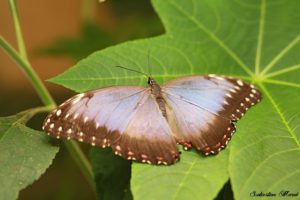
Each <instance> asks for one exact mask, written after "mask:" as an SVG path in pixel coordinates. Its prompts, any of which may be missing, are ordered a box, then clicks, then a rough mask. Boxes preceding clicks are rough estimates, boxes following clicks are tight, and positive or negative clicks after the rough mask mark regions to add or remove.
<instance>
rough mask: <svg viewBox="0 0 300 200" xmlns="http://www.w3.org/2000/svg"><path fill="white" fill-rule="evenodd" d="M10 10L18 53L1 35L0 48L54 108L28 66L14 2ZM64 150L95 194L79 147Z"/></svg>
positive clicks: (69, 145) (73, 144)
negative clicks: (68, 153) (67, 152)
mask: <svg viewBox="0 0 300 200" xmlns="http://www.w3.org/2000/svg"><path fill="white" fill-rule="evenodd" d="M9 3H10V8H11V13H12V17H13V19H14V25H15V29H16V37H17V41H18V47H19V51H20V53H18V52H17V51H16V50H15V49H14V48H13V47H12V46H11V45H10V44H9V43H8V42H7V41H6V40H5V39H4V38H3V37H2V36H1V35H0V47H2V48H3V50H4V51H5V52H6V53H7V54H8V55H9V56H10V57H11V58H12V60H14V61H15V62H16V63H17V64H18V66H19V67H20V68H21V69H22V70H23V72H24V73H25V74H26V76H27V77H28V79H29V80H30V81H31V83H32V85H33V87H34V88H35V90H36V92H37V93H38V95H39V97H40V99H41V100H42V101H43V103H44V104H45V105H46V107H47V108H49V107H51V108H54V107H56V103H55V101H54V100H53V98H52V96H51V95H50V93H49V91H48V90H47V88H46V87H45V85H44V84H43V82H42V81H41V79H40V78H39V76H38V75H37V74H36V72H35V71H34V70H33V68H32V66H31V65H30V63H29V61H28V58H27V54H26V48H25V43H24V40H23V36H22V31H21V27H20V23H19V18H18V13H17V6H16V2H15V0H9ZM65 145H66V148H67V149H68V151H69V152H70V154H71V156H72V157H73V159H74V160H75V162H76V163H77V164H78V166H79V168H80V170H81V171H82V173H83V175H84V176H85V178H86V180H87V182H88V183H89V184H90V185H91V187H92V190H93V191H94V192H96V186H95V183H94V175H93V171H92V167H91V164H90V162H89V161H88V159H87V158H86V156H85V155H84V153H83V152H82V150H81V149H80V147H79V145H78V144H77V143H76V142H74V141H67V142H65Z"/></svg>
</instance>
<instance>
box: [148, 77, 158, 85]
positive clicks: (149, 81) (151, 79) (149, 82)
mask: <svg viewBox="0 0 300 200" xmlns="http://www.w3.org/2000/svg"><path fill="white" fill-rule="evenodd" d="M155 84H156V81H155V80H154V79H153V78H152V77H150V76H149V77H148V85H149V86H153V85H155Z"/></svg>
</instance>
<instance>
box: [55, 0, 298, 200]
mask: <svg viewBox="0 0 300 200" xmlns="http://www.w3.org/2000/svg"><path fill="white" fill-rule="evenodd" d="M153 5H154V7H155V9H156V11H157V13H158V14H159V15H160V17H161V19H162V21H163V24H164V26H165V28H166V34H165V35H162V36H159V37H155V38H149V39H144V40H136V41H132V42H127V43H124V44H121V45H118V46H114V47H111V48H107V49H105V50H103V51H99V52H96V53H94V54H92V55H90V56H89V57H87V58H86V59H84V60H81V61H80V62H79V63H78V64H77V65H76V66H74V67H73V68H71V69H70V70H68V71H66V72H65V73H63V74H61V75H58V76H57V77H55V78H53V79H51V81H52V82H55V83H58V84H61V85H64V86H65V87H68V88H70V89H72V90H75V91H77V92H83V91H86V90H89V89H94V88H99V87H104V86H110V85H138V84H140V85H141V84H142V85H146V80H145V78H144V77H143V76H141V75H138V74H135V73H133V72H130V71H125V70H122V69H119V68H116V67H115V66H117V65H121V66H124V67H128V68H132V69H136V70H140V71H143V72H146V73H148V71H149V69H148V67H147V66H148V60H147V56H148V52H149V51H150V52H151V53H150V67H151V71H152V76H153V77H154V78H155V79H156V80H158V82H160V83H163V82H165V81H166V80H169V79H172V78H175V77H180V76H185V75H189V74H204V73H215V74H225V75H230V76H235V77H241V78H243V79H246V80H248V81H251V82H253V83H254V84H256V85H257V86H258V87H259V88H260V89H261V91H262V93H263V95H264V99H263V101H262V103H260V104H258V105H257V106H255V107H254V108H251V109H250V110H249V111H248V112H247V114H246V115H245V117H243V119H242V120H241V121H239V122H238V123H237V132H236V134H235V135H234V136H233V139H232V142H230V144H229V147H228V148H227V149H226V150H224V151H222V152H221V153H220V154H219V155H218V156H213V157H208V158H206V157H203V156H200V155H198V154H194V153H193V152H185V153H183V155H182V156H181V157H182V160H181V161H180V162H179V163H178V164H176V165H174V166H170V167H155V166H147V165H141V164H137V163H133V166H132V179H131V188H132V192H133V196H134V198H135V199H154V198H156V199H157V198H159V197H161V198H163V199H183V198H184V199H212V198H214V197H216V196H217V194H218V192H219V191H220V190H221V188H222V186H223V185H224V184H225V183H226V182H227V181H228V178H230V182H231V185H232V189H233V193H234V196H235V198H236V199H243V200H244V199H251V198H253V197H251V193H253V191H256V192H257V193H260V192H273V193H276V194H277V195H279V192H280V191H281V190H289V191H291V192H299V191H297V189H299V186H300V170H299V169H300V156H299V155H300V151H299V150H300V142H299V137H300V128H299V123H300V117H299V113H300V107H299V102H300V95H299V94H300V79H299V76H300V56H299V55H300V45H299V41H300V25H299V20H300V12H299V10H300V2H299V1H284V0H261V1H252V0H238V1H233V0H231V1H223V0H199V1H186V0H166V1H159V0H154V1H153ZM228 155H229V156H228ZM228 158H229V160H228ZM99 162H100V161H99ZM228 172H229V174H228Z"/></svg>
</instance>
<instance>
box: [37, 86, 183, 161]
mask: <svg viewBox="0 0 300 200" xmlns="http://www.w3.org/2000/svg"><path fill="white" fill-rule="evenodd" d="M43 129H44V130H45V132H47V133H48V134H49V135H52V136H54V137H56V138H66V139H76V140H78V141H81V142H86V143H90V144H91V145H93V146H94V145H96V146H100V147H103V148H104V147H107V146H111V147H112V148H113V150H114V151H115V153H116V154H118V155H120V156H123V157H124V158H127V159H132V160H138V161H140V162H147V163H153V164H172V163H174V162H175V161H176V160H177V159H178V157H179V156H178V150H177V146H176V142H175V139H174V138H173V137H172V133H171V130H170V128H169V126H168V124H167V121H166V119H164V118H163V116H162V114H161V111H160V110H159V109H158V106H157V104H156V103H155V99H153V97H152V96H151V93H150V90H149V89H146V88H143V87H138V86H136V87H135V86H126V87H125V86H123V87H110V88H104V89H100V90H94V91H89V92H87V93H83V94H79V95H76V96H74V97H73V98H71V99H69V100H67V101H66V102H65V103H63V104H62V105H60V106H59V107H58V108H57V109H56V110H55V111H53V112H52V113H50V114H49V116H48V117H47V118H46V120H45V122H44V125H43Z"/></svg>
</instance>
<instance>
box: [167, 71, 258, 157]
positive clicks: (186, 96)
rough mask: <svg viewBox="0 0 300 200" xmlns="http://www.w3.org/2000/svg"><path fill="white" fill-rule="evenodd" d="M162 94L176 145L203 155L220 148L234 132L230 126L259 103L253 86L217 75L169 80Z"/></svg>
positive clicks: (233, 128)
mask: <svg viewBox="0 0 300 200" xmlns="http://www.w3.org/2000/svg"><path fill="white" fill-rule="evenodd" d="M162 90H163V93H164V96H165V99H166V102H167V104H168V105H169V106H170V110H171V111H169V116H170V117H169V118H171V119H174V120H173V122H172V123H171V127H172V130H173V132H174V133H175V135H176V136H175V137H176V138H177V141H178V142H179V143H181V144H183V145H184V146H185V148H186V149H188V148H190V146H194V147H195V148H196V149H197V150H199V151H201V152H202V153H204V154H205V155H208V154H215V153H217V152H219V151H220V150H221V149H222V148H224V147H225V146H226V145H227V143H228V141H229V140H230V138H231V135H232V134H233V133H234V132H235V124H234V122H235V121H237V120H238V119H240V117H242V116H243V115H244V113H245V112H246V110H247V109H248V108H249V107H250V106H252V105H254V104H256V103H257V102H258V101H259V100H260V99H261V94H260V93H259V91H258V90H257V89H256V88H255V87H254V86H253V85H251V84H248V83H246V82H244V81H241V80H238V79H234V78H230V77H225V76H217V75H207V76H189V77H183V78H179V79H175V80H171V81H169V82H168V83H166V84H165V85H164V86H162ZM189 145H190V146H189Z"/></svg>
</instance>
